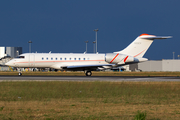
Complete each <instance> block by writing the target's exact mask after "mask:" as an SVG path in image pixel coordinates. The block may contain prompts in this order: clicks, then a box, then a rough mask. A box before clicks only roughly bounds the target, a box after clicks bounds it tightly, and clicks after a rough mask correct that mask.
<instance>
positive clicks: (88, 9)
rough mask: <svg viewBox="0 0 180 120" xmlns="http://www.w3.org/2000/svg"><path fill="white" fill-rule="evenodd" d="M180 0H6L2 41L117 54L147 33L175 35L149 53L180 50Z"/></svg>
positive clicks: (0, 12) (0, 19)
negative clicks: (29, 42) (95, 45)
mask: <svg viewBox="0 0 180 120" xmlns="http://www.w3.org/2000/svg"><path fill="white" fill-rule="evenodd" d="M179 6H180V0H3V1H0V41H1V42H0V46H10V47H23V53H27V52H29V44H28V41H30V40H31V41H32V45H31V46H32V48H31V49H32V52H38V53H48V52H50V51H51V52H52V53H84V52H85V51H86V44H85V41H87V40H88V41H89V43H88V44H87V47H88V48H87V49H88V50H87V52H88V53H93V52H94V48H93V41H95V38H96V37H95V31H93V30H94V29H97V28H98V29H99V31H98V33H97V39H98V40H97V41H98V44H97V45H98V50H97V51H98V52H99V53H112V52H115V51H120V50H122V49H124V48H125V47H126V46H128V45H129V44H130V43H131V42H132V41H133V40H134V39H135V38H136V37H138V36H139V35H141V34H143V33H147V34H152V35H157V36H173V38H171V39H165V40H155V41H154V42H153V44H152V45H151V46H150V48H149V49H148V51H147V52H146V54H145V55H144V57H145V58H148V59H150V60H161V59H172V58H173V52H175V54H174V56H175V59H178V57H177V56H178V55H180V49H179V48H180V34H179V33H180V30H179V29H180V14H179V12H180V7H179Z"/></svg>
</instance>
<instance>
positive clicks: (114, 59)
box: [105, 53, 136, 64]
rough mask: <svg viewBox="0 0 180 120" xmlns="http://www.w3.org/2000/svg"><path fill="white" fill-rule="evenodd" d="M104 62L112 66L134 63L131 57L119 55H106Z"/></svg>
mask: <svg viewBox="0 0 180 120" xmlns="http://www.w3.org/2000/svg"><path fill="white" fill-rule="evenodd" d="M105 61H106V62H108V63H112V64H125V63H128V62H135V61H136V60H135V59H134V57H133V56H127V55H124V54H119V53H106V56H105Z"/></svg>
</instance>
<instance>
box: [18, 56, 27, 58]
mask: <svg viewBox="0 0 180 120" xmlns="http://www.w3.org/2000/svg"><path fill="white" fill-rule="evenodd" d="M16 58H25V57H24V56H17V57H16Z"/></svg>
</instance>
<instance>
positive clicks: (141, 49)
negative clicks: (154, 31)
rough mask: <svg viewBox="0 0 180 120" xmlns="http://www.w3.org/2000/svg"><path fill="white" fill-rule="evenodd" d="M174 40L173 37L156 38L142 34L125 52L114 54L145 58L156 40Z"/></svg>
mask: <svg viewBox="0 0 180 120" xmlns="http://www.w3.org/2000/svg"><path fill="white" fill-rule="evenodd" d="M167 38H172V37H171V36H155V35H149V34H141V35H140V36H139V37H137V38H136V39H135V40H134V41H133V42H132V43H131V44H130V45H129V46H127V47H126V48H125V49H124V50H122V51H118V52H114V53H120V54H126V55H130V56H133V57H143V56H144V54H145V53H146V51H147V50H148V48H149V47H150V45H151V44H152V42H153V41H154V39H167Z"/></svg>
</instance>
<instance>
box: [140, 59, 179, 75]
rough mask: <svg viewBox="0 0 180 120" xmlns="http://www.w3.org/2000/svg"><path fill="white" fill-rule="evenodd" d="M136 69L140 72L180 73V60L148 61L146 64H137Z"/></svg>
mask: <svg viewBox="0 0 180 120" xmlns="http://www.w3.org/2000/svg"><path fill="white" fill-rule="evenodd" d="M137 69H138V70H142V71H172V72H175V71H180V60H179V59H169V60H164V59H163V60H149V61H146V62H142V63H138V68H137Z"/></svg>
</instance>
